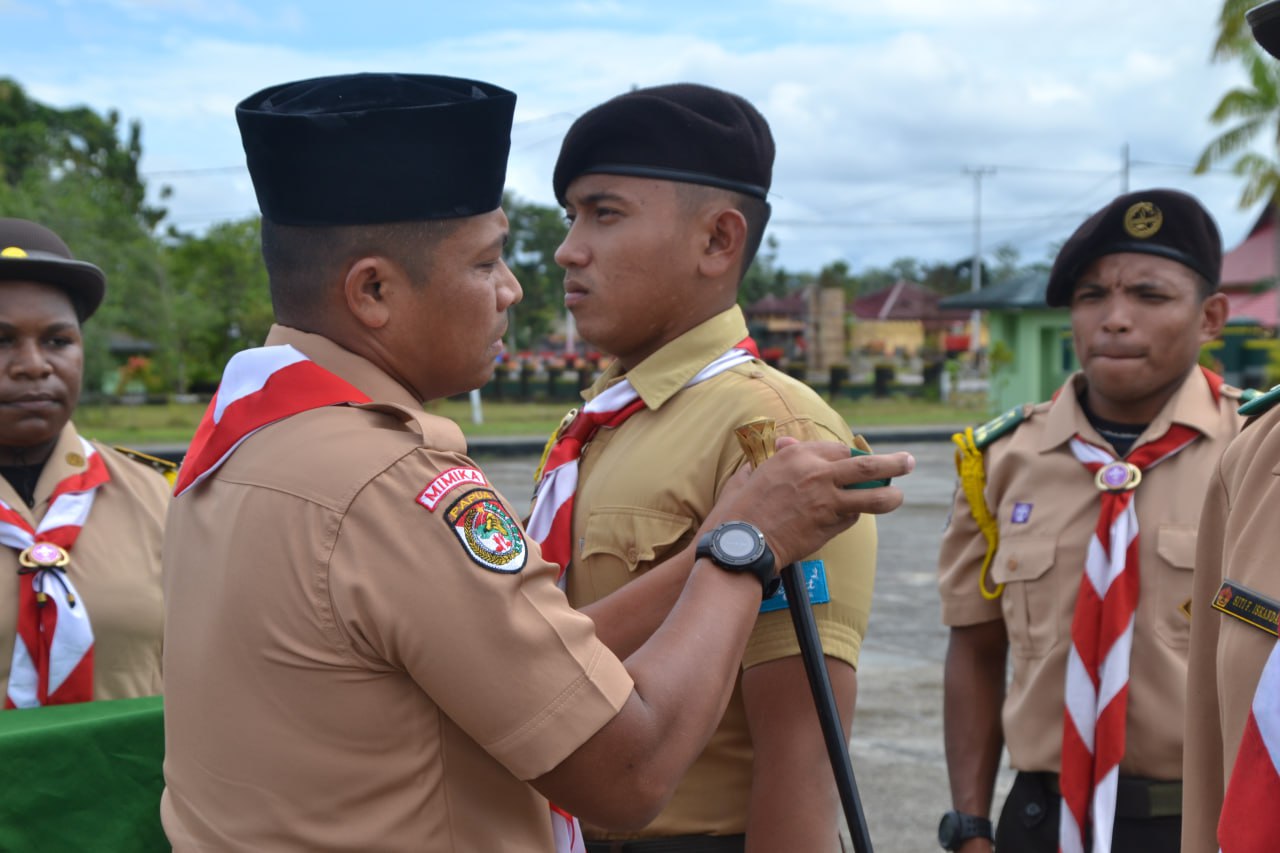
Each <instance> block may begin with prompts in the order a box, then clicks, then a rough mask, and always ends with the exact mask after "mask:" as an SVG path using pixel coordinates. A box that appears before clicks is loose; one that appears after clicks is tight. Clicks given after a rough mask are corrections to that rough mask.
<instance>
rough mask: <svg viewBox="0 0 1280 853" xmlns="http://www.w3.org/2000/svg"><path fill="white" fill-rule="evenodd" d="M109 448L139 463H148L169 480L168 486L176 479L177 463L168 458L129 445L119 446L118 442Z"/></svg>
mask: <svg viewBox="0 0 1280 853" xmlns="http://www.w3.org/2000/svg"><path fill="white" fill-rule="evenodd" d="M111 449H112V450H114V451H116V452H117V453H120V454H121V455H123V456H127V457H128V458H130V459H132V460H133V461H134V462H137V463H139V464H141V465H148V466H150V467H151V468H152V469H154V470H155V471H158V472H159V473H160V474H161V475H163V476H164V478H165V480H167V481H168V482H169V485H170V486H172V485H173V483H174V481H175V480H177V479H178V463H176V462H170V461H169V460H168V459H162V458H160V457H159V456H152V455H151V454H150V453H143V452H142V451H141V450H134V449H133V448H130V447H121V446H120V445H118V444H113V445H112V446H111Z"/></svg>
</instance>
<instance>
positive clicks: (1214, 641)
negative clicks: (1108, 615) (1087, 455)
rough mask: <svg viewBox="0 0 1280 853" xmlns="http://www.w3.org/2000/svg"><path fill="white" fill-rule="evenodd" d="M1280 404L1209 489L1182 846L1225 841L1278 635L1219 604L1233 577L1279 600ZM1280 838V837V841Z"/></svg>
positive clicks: (1198, 575) (1234, 448)
mask: <svg viewBox="0 0 1280 853" xmlns="http://www.w3.org/2000/svg"><path fill="white" fill-rule="evenodd" d="M1278 424H1280V407H1276V408H1272V409H1270V410H1269V411H1267V412H1265V413H1263V414H1262V415H1260V416H1259V417H1258V419H1257V420H1256V421H1254V422H1252V423H1250V424H1249V425H1248V426H1247V427H1246V428H1245V430H1244V431H1243V432H1242V433H1240V437H1239V438H1237V439H1236V440H1235V441H1233V442H1232V443H1231V446H1230V447H1229V448H1228V449H1227V451H1226V453H1224V454H1223V456H1222V464H1221V466H1220V467H1219V469H1218V470H1217V471H1215V472H1214V473H1213V476H1212V478H1211V479H1210V480H1209V484H1208V496H1207V497H1206V498H1205V504H1204V516H1203V518H1202V520H1201V523H1200V541H1199V547H1198V550H1197V552H1196V571H1195V584H1194V586H1193V588H1192V590H1193V591H1192V596H1191V625H1192V627H1191V659H1190V662H1189V664H1188V667H1187V747H1186V761H1185V764H1184V765H1183V766H1184V770H1185V773H1184V776H1183V778H1184V780H1185V781H1184V783H1183V784H1184V788H1183V801H1182V802H1183V824H1182V849H1183V850H1187V851H1196V853H1199V851H1205V850H1217V849H1218V842H1217V840H1216V838H1217V828H1218V815H1219V813H1220V812H1221V811H1222V798H1223V795H1224V793H1225V791H1226V784H1227V780H1228V779H1230V778H1231V770H1232V768H1233V767H1234V766H1235V761H1236V750H1238V749H1239V748H1240V739H1241V737H1242V736H1243V735H1244V725H1245V720H1247V719H1248V717H1249V708H1250V705H1251V704H1252V703H1253V694H1254V691H1255V690H1256V689H1257V686H1258V679H1259V678H1260V677H1261V675H1262V668H1263V666H1264V665H1265V664H1266V662H1267V656H1268V655H1269V654H1270V653H1271V650H1272V648H1273V647H1274V646H1275V643H1276V638H1275V637H1274V636H1272V635H1271V634H1268V633H1267V632H1265V631H1263V630H1262V629H1261V628H1257V627H1255V626H1253V625H1251V624H1249V623H1247V622H1243V621H1241V620H1239V619H1236V618H1235V617H1233V616H1228V615H1226V614H1224V613H1222V612H1220V611H1218V610H1214V609H1213V607H1212V606H1211V605H1212V603H1213V601H1214V599H1215V598H1216V597H1217V594H1218V589H1219V587H1220V586H1221V584H1222V582H1223V581H1224V580H1231V581H1234V582H1236V583H1237V584H1240V585H1243V586H1246V587H1248V588H1249V589H1251V590H1253V591H1255V592H1258V593H1260V594H1261V595H1263V596H1266V597H1267V598H1270V599H1272V600H1273V601H1280V568H1277V560H1280V515H1278V514H1277V512H1276V508H1277V507H1278V506H1280V428H1277V425H1278ZM1277 843H1278V844H1280V841H1278V842H1277Z"/></svg>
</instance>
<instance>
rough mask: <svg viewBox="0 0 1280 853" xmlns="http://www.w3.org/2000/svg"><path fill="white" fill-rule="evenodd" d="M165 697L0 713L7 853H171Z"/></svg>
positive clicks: (0, 788) (1, 823)
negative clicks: (163, 808) (165, 811)
mask: <svg viewBox="0 0 1280 853" xmlns="http://www.w3.org/2000/svg"><path fill="white" fill-rule="evenodd" d="M163 762H164V705H163V700H162V698H161V697H159V696H147V697H144V698H142V699H120V700H116V701H111V702H86V703H83V704H79V705H56V706H53V707H50V708H34V709H30V710H22V711H0V850H5V851H9V850H11V851H14V853H25V851H39V853H46V851H49V853H53V852H54V851H63V850H66V851H85V850H92V851H105V852H106V853H115V851H121V853H135V851H137V853H148V851H152V850H168V849H169V844H168V842H167V841H166V840H165V836H164V831H163V830H162V829H161V827H160V791H161V790H162V789H163V788H164V774H163V767H162V765H163Z"/></svg>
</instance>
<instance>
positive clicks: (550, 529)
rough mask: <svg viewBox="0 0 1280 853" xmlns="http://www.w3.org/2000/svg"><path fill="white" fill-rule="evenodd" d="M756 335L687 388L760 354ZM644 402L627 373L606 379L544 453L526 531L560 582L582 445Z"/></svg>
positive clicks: (569, 540) (569, 539) (570, 538)
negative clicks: (604, 385) (606, 384)
mask: <svg viewBox="0 0 1280 853" xmlns="http://www.w3.org/2000/svg"><path fill="white" fill-rule="evenodd" d="M759 357H760V353H759V351H758V350H757V349H756V344H755V341H753V340H751V338H744V339H743V340H742V341H741V342H740V343H738V345H737V346H735V347H734V348H733V349H731V350H729V351H728V352H726V353H725V354H724V355H722V356H720V357H719V358H717V359H716V360H715V361H713V362H711V363H710V364H708V365H707V366H706V367H704V368H702V370H700V371H698V373H697V375H696V376H694V377H693V378H692V379H690V380H689V381H688V382H687V383H685V386H684V387H685V388H689V387H691V386H693V385H697V384H698V383H699V382H705V381H706V380H708V379H710V378H711V377H713V376H716V375H718V374H721V373H723V372H725V371H726V370H728V369H730V368H732V367H736V366H738V365H739V364H743V363H745V362H748V361H751V360H752V359H754V358H759ZM643 408H644V400H642V399H640V395H639V393H637V392H636V389H635V388H634V387H633V386H632V384H631V382H630V380H628V379H626V378H625V377H624V378H623V379H622V381H621V382H616V383H614V384H613V385H610V386H609V387H608V388H607V389H605V390H604V391H603V392H601V393H600V394H599V395H597V396H596V397H594V398H593V399H592V400H591V401H590V402H589V403H587V404H586V405H585V406H583V407H582V411H580V412H578V413H577V415H576V416H574V418H573V420H572V421H570V422H569V424H568V426H567V427H565V428H564V429H563V431H562V432H561V433H560V435H559V436H557V437H556V438H555V444H554V445H553V446H552V447H551V449H550V452H549V453H548V454H547V458H546V461H545V462H544V463H543V466H542V473H541V477H540V478H539V480H538V487H537V491H536V492H535V494H534V497H533V509H532V511H531V512H530V513H529V525H528V528H527V531H526V532H528V534H529V536H531V537H532V538H533V539H534V541H536V542H537V543H538V544H539V545H540V546H541V548H542V556H543V557H544V558H545V559H547V560H549V561H550V562H553V563H555V564H556V565H558V566H560V576H559V580H560V585H561V586H562V587H563V586H564V575H565V570H566V569H568V568H569V557H570V555H571V554H572V550H573V495H574V492H576V491H577V489H578V459H579V457H581V456H582V448H583V447H584V446H585V445H586V444H587V442H589V441H591V438H592V436H594V435H595V434H596V430H598V429H600V428H601V427H616V426H618V425H619V424H621V423H622V422H623V421H625V420H626V419H627V418H629V417H631V416H632V415H633V414H635V413H636V412H638V411H639V410H640V409H643Z"/></svg>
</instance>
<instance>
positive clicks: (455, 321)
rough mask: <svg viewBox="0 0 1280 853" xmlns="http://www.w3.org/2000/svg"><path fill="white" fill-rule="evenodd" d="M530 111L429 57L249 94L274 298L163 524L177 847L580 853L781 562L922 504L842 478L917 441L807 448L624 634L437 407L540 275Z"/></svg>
mask: <svg viewBox="0 0 1280 853" xmlns="http://www.w3.org/2000/svg"><path fill="white" fill-rule="evenodd" d="M514 107H515V95H514V94H512V93H511V92H509V91H506V90H504V89H501V88H499V87H497V86H493V85H490V84H488V83H483V82H479V81H473V80H462V79H457V78H451V77H440V76H428V75H410V74H356V75H345V76H338V77H325V78H318V79H313V80H304V81H300V82H295V83H286V84H282V85H279V86H273V87H271V88H268V89H265V90H263V91H261V92H259V93H257V94H255V95H252V96H250V97H249V98H248V99H246V100H245V101H243V102H242V103H241V104H240V105H239V106H238V107H237V111H236V114H237V119H238V121H239V125H240V131H241V136H242V140H243V142H244V147H245V152H246V155H247V159H248V165H249V171H250V175H251V176H252V178H253V182H254V188H255V190H256V192H257V196H258V201H259V204H260V206H261V208H262V212H263V225H262V227H263V258H264V260H265V262H266V266H267V270H268V274H269V280H270V285H271V294H272V302H273V307H274V310H275V314H276V318H277V320H278V325H276V326H274V327H273V328H272V330H271V332H270V334H269V336H268V338H267V341H266V346H263V347H260V348H257V349H252V350H247V351H245V352H243V353H239V354H237V355H236V356H235V357H234V358H233V359H232V360H231V361H230V362H229V363H228V365H227V368H226V370H225V372H224V374H223V379H222V383H221V385H220V386H219V389H218V392H217V395H216V396H215V398H214V400H213V402H212V404H211V405H210V408H209V411H208V412H207V413H206V416H205V419H204V420H203V421H202V423H201V425H200V427H199V428H198V430H197V432H196V435H195V438H194V439H193V441H192V446H191V448H190V450H189V452H188V454H187V457H186V459H185V460H184V462H183V465H182V468H181V471H180V474H179V477H178V482H177V484H176V489H175V496H174V499H173V506H172V511H171V513H170V515H169V521H168V527H167V529H166V536H165V555H164V556H165V604H166V620H165V625H166V635H165V667H166V672H167V673H168V674H169V675H170V680H169V682H168V684H167V685H166V696H165V724H166V756H165V781H166V790H165V794H164V797H163V800H162V803H161V815H162V818H163V821H164V826H165V830H166V832H167V834H168V836H169V838H170V840H171V841H172V842H173V846H174V848H175V849H177V850H179V851H182V850H193V849H217V850H266V849H296V850H339V849H341V850H371V849H377V850H404V851H496V850H502V851H519V852H520V853H524V851H529V853H532V851H539V853H545V851H550V850H557V851H581V849H582V841H581V834H580V830H579V828H578V826H577V823H576V821H575V820H574V818H573V817H572V815H573V814H574V813H581V814H582V815H583V816H584V818H587V819H589V820H591V821H593V822H598V823H605V824H608V825H618V826H634V825H642V824H644V823H645V822H646V821H647V820H648V819H649V818H650V817H651V816H652V815H653V814H655V813H656V812H657V811H658V809H659V808H660V807H661V804H662V803H663V802H664V801H665V799H666V798H667V797H668V796H669V795H670V791H671V789H672V788H673V786H674V784H675V782H676V781H677V780H678V779H679V777H680V775H681V774H682V773H683V770H684V768H685V767H686V766H687V765H688V763H689V762H690V761H692V760H693V758H694V757H695V756H696V755H697V754H698V752H699V751H700V750H701V749H702V746H703V744H704V743H705V742H706V739H707V738H708V737H709V735H710V733H711V731H712V729H713V727H714V723H715V720H716V719H718V716H719V714H720V712H721V710H722V709H723V707H724V704H725V702H726V701H727V699H728V695H729V692H730V689H731V687H732V684H733V679H734V675H735V673H736V669H737V660H738V658H739V657H740V656H741V653H742V647H743V644H744V643H745V639H746V635H747V633H748V632H749V630H750V626H751V623H752V621H753V619H754V614H755V610H756V608H757V607H759V602H760V594H761V590H762V586H767V585H769V584H771V583H772V582H773V579H774V575H775V571H776V567H775V563H776V561H786V560H792V559H796V558H797V557H799V556H801V555H803V554H805V553H807V552H809V551H811V550H813V548H815V547H818V546H819V545H820V544H821V543H822V542H823V541H825V539H827V538H829V537H830V536H832V535H835V534H837V533H839V532H840V531H842V530H844V529H845V528H847V527H848V526H849V525H850V524H852V523H853V522H854V521H855V520H856V518H857V516H858V513H859V512H867V511H870V512H877V511H886V510H888V509H891V508H892V507H893V506H895V505H896V504H897V503H898V502H900V500H901V495H900V493H898V492H897V491H896V490H894V489H892V488H882V489H875V490H870V491H866V492H863V493H861V494H862V496H861V497H859V496H858V493H855V492H849V491H845V490H844V489H843V488H842V485H843V484H845V483H850V482H857V481H858V480H860V479H864V478H866V477H868V476H869V477H871V478H876V477H884V476H896V475H898V474H901V473H904V472H905V469H906V468H907V467H908V466H909V464H910V460H909V458H906V457H902V458H878V459H865V458H864V459H850V458H848V452H847V451H846V450H845V449H844V448H843V447H842V446H840V445H838V444H834V443H828V444H819V443H816V442H811V443H806V444H797V445H793V446H789V447H786V448H784V449H783V450H782V451H780V452H779V455H778V457H777V458H776V459H774V460H770V461H769V462H767V463H764V464H763V465H762V466H761V467H760V468H759V469H758V470H756V471H754V472H752V473H751V474H750V476H746V475H744V476H743V477H742V478H740V479H739V480H738V481H737V483H736V485H737V486H738V487H740V488H738V489H737V490H736V491H735V492H734V493H733V494H731V495H729V496H727V498H726V500H724V501H722V502H721V503H720V504H719V505H718V506H717V513H718V515H717V520H720V521H729V520H734V521H738V522H741V523H742V524H743V525H754V526H755V527H756V528H758V529H760V530H762V535H761V536H760V537H759V538H758V539H753V540H751V541H750V542H749V543H747V544H749V545H751V546H752V547H750V548H740V549H737V550H735V551H734V553H735V554H736V555H737V556H739V557H742V558H743V559H741V560H738V561H737V562H735V563H733V564H732V565H729V566H721V565H718V564H717V563H714V562H712V561H710V560H708V559H698V560H697V561H696V562H694V557H693V555H692V554H683V555H680V556H679V557H678V558H677V559H679V560H681V561H682V565H681V566H680V567H679V568H680V569H681V571H682V572H683V574H685V575H687V576H688V582H687V583H686V584H685V585H684V587H683V591H682V596H681V599H680V601H681V604H682V605H685V604H687V606H679V607H676V608H675V609H674V610H673V611H672V614H671V616H670V617H669V618H667V619H666V620H665V621H664V622H663V623H662V625H661V627H660V628H659V629H658V630H657V632H656V633H655V634H654V635H653V638H652V639H651V640H650V641H649V642H647V643H645V644H644V645H643V646H641V647H640V648H638V649H637V650H636V651H635V652H634V653H633V654H631V655H629V656H628V657H627V658H626V661H625V663H624V662H623V661H622V660H620V659H619V657H618V656H616V655H614V654H613V653H611V652H610V651H609V650H608V649H607V648H606V647H605V646H604V645H603V643H602V642H601V641H600V639H598V638H597V636H596V633H595V626H594V624H593V622H592V621H591V619H590V618H588V617H586V616H584V615H583V614H581V613H578V612H577V611H575V610H573V609H572V608H571V607H569V605H568V602H566V600H565V598H564V595H563V593H562V592H561V591H560V590H559V589H558V588H557V586H556V583H555V576H556V567H555V566H554V565H553V564H551V563H549V562H547V561H546V560H544V559H543V558H542V557H541V554H540V551H539V548H538V546H537V545H536V543H533V542H531V541H530V540H529V539H528V538H527V537H526V536H525V534H524V531H523V530H522V528H521V526H520V524H519V522H518V521H517V520H516V518H517V517H516V515H515V513H514V512H512V510H511V508H510V506H509V505H508V504H507V503H506V501H505V500H504V499H503V498H502V497H501V496H500V495H499V494H497V493H496V492H495V491H494V489H493V487H492V486H491V485H490V484H489V482H488V480H487V479H486V477H485V475H484V473H483V472H482V471H480V470H479V469H478V468H477V467H476V466H475V463H473V462H472V461H471V460H470V459H468V458H467V457H466V456H465V447H466V443H465V441H464V439H463V437H462V434H461V432H460V431H459V430H458V428H457V426H456V425H455V424H453V423H452V422H450V421H447V420H444V419H442V418H438V417H433V416H430V415H427V414H425V413H424V412H423V403H424V402H426V401H428V400H432V399H436V398H439V397H444V396H449V395H453V394H457V393H461V392H464V391H466V390H468V389H471V388H475V387H478V386H480V385H481V384H483V383H484V382H485V381H486V380H487V379H488V378H489V376H490V375H491V374H492V371H493V365H494V360H495V357H496V356H497V355H498V354H499V353H500V352H501V343H500V342H501V339H502V335H503V333H504V331H505V328H506V311H507V309H508V308H509V307H510V306H511V305H512V304H513V303H514V302H516V301H518V300H519V298H520V295H521V294H520V287H519V285H518V284H517V283H516V281H515V279H514V278H513V277H512V276H511V273H510V272H509V271H508V269H507V268H506V266H505V265H504V263H503V261H502V247H503V245H504V243H505V241H506V237H507V221H506V217H505V215H504V214H503V212H502V210H501V208H500V207H499V203H500V201H501V197H502V187H503V181H504V178H505V171H506V158H507V152H508V148H509V146H510V128H511V119H512V114H513V111H514ZM777 490H781V491H782V493H783V494H784V495H788V497H789V500H788V503H794V507H793V506H790V505H789V506H786V507H781V508H779V507H777V506H775V505H774V504H773V503H772V500H771V493H772V492H775V491H777ZM810 492H811V493H810ZM738 544H742V543H738ZM770 549H772V550H770ZM726 569H728V570H726ZM695 637H696V642H697V643H698V648H699V651H700V654H699V655H698V656H696V657H695V656H692V655H689V654H687V653H686V652H685V650H686V649H687V648H688V647H689V645H690V644H691V643H692V642H694V639H693V638H695ZM552 804H554V805H552Z"/></svg>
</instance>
